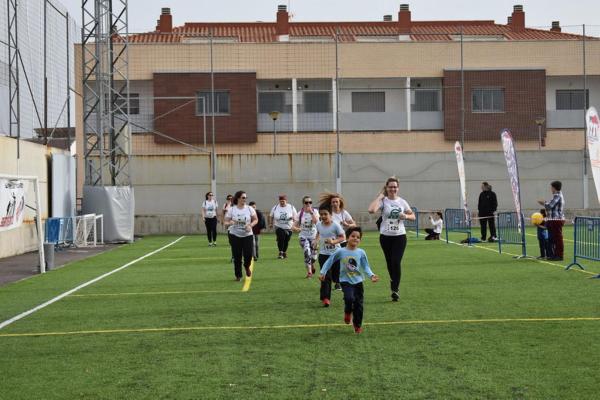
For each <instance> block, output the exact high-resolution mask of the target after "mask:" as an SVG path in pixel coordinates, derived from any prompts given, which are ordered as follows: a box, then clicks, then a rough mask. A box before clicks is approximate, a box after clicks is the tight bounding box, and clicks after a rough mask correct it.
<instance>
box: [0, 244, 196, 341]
mask: <svg viewBox="0 0 600 400" xmlns="http://www.w3.org/2000/svg"><path fill="white" fill-rule="evenodd" d="M184 237H185V236H181V237H180V238H178V239H176V240H174V241H172V242H171V243H169V244H167V245H165V246H163V247H161V248H160V249H157V250H154V251H152V252H150V253H148V254H146V255H143V256H141V257H139V258H136V259H135V260H133V261H130V262H128V263H127V264H125V265H122V266H120V267H119V268H116V269H113V270H112V271H109V272H107V273H105V274H103V275H100V276H99V277H97V278H94V279H92V280H89V281H87V282H85V283H82V284H81V285H79V286H77V287H75V288H73V289H71V290H68V291H66V292H64V293H62V294H59V295H58V296H56V297H54V298H52V299H50V300H48V301H46V302H45V303H42V304H40V305H38V306H36V307H34V308H32V309H31V310H28V311H25V312H22V313H21V314H19V315H16V316H14V317H12V318H11V319H7V320H6V321H4V322H2V323H0V329H3V328H5V327H7V326H8V325H10V324H12V323H13V322H16V321H18V320H20V319H22V318H25V317H26V316H28V315H31V314H33V313H34V312H36V311H39V310H41V309H42V308H45V307H48V306H49V305H51V304H53V303H56V302H57V301H59V300H61V299H63V298H65V297H67V296H69V295H70V294H73V293H75V292H77V291H78V290H81V289H83V288H84V287H86V286H89V285H92V284H94V283H96V282H98V281H100V280H102V279H104V278H106V277H107V276H110V275H112V274H114V273H116V272H119V271H121V270H123V269H125V268H127V267H129V266H131V265H133V264H135V263H137V262H139V261H141V260H143V259H144V258H147V257H150V256H152V255H154V254H156V253H158V252H160V251H162V250H164V249H166V248H167V247H170V246H172V245H174V244H175V243H177V242H179V241H180V240H181V239H183V238H184Z"/></svg>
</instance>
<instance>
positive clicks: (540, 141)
mask: <svg viewBox="0 0 600 400" xmlns="http://www.w3.org/2000/svg"><path fill="white" fill-rule="evenodd" d="M538 150H540V151H541V150H542V124H538Z"/></svg>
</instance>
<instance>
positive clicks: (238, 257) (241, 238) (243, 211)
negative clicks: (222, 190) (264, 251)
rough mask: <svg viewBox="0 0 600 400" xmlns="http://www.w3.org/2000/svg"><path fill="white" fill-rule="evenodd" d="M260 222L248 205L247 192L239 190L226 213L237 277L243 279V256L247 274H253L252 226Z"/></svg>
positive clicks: (225, 222)
mask: <svg viewBox="0 0 600 400" xmlns="http://www.w3.org/2000/svg"><path fill="white" fill-rule="evenodd" d="M257 223H258V218H257V217H256V211H254V208H252V207H250V206H248V205H246V192H244V191H241V190H240V191H238V192H236V193H235V195H234V196H233V201H232V206H231V207H229V209H228V210H227V214H225V221H224V224H225V226H228V227H229V234H230V235H231V236H230V238H231V248H232V250H233V266H234V273H235V279H236V280H237V281H239V280H241V279H242V257H243V258H244V269H245V270H246V276H247V277H250V276H252V271H251V270H250V265H252V247H253V244H254V239H253V237H252V228H253V227H254V225H256V224H257Z"/></svg>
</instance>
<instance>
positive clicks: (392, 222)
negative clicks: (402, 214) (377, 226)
mask: <svg viewBox="0 0 600 400" xmlns="http://www.w3.org/2000/svg"><path fill="white" fill-rule="evenodd" d="M387 230H388V231H390V232H398V231H399V230H400V220H397V219H388V220H387Z"/></svg>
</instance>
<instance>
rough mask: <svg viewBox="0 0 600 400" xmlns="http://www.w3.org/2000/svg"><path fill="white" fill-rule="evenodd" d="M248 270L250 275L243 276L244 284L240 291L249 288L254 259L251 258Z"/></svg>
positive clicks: (245, 290)
mask: <svg viewBox="0 0 600 400" xmlns="http://www.w3.org/2000/svg"><path fill="white" fill-rule="evenodd" d="M250 272H252V274H250V276H247V277H246V278H244V286H243V287H242V292H247V291H248V290H250V284H251V283H252V276H253V275H254V260H252V262H251V263H250Z"/></svg>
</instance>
